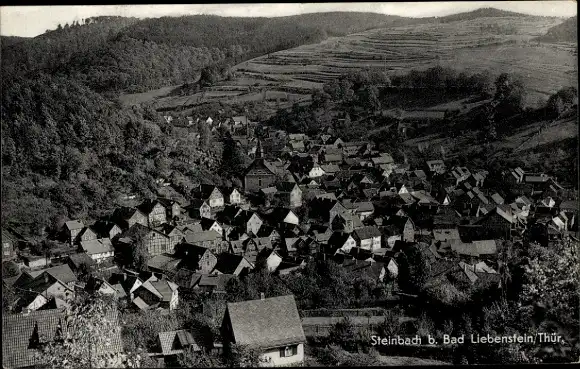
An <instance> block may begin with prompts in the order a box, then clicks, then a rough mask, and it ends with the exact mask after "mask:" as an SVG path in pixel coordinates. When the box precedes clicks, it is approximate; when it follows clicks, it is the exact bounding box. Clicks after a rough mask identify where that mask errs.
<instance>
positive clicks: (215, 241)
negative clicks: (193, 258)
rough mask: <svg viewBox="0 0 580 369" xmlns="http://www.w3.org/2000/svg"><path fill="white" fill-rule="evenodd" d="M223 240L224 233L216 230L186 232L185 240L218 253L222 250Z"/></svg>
mask: <svg viewBox="0 0 580 369" xmlns="http://www.w3.org/2000/svg"><path fill="white" fill-rule="evenodd" d="M222 241H223V238H222V235H221V234H219V233H217V232H216V231H214V230H208V231H201V232H186V233H185V242H187V243H190V244H192V245H196V246H201V247H205V248H207V249H210V250H212V252H216V253H217V252H220V251H222V248H223V245H222Z"/></svg>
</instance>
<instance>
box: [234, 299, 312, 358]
mask: <svg viewBox="0 0 580 369" xmlns="http://www.w3.org/2000/svg"><path fill="white" fill-rule="evenodd" d="M224 319H229V322H230V324H231V327H232V331H233V336H234V340H235V343H236V344H241V345H248V346H252V347H260V348H274V347H281V346H286V345H289V344H296V343H303V342H305V341H306V337H305V336H304V331H303V329H302V323H301V321H300V315H299V314H298V309H297V307H296V301H295V300H294V296H292V295H288V296H280V297H271V298H267V299H264V300H250V301H244V302H237V303H228V304H227V310H226V315H225V318H224Z"/></svg>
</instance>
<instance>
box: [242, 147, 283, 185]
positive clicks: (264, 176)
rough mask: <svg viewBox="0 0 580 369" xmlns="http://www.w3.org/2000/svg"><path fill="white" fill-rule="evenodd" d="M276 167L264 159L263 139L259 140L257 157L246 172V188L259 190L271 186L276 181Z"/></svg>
mask: <svg viewBox="0 0 580 369" xmlns="http://www.w3.org/2000/svg"><path fill="white" fill-rule="evenodd" d="M276 177H277V171H276V169H275V168H274V167H273V166H272V165H271V164H270V163H269V162H267V161H266V160H265V159H264V152H263V149H262V144H261V141H259V140H258V147H257V148H256V158H255V159H254V161H253V162H252V164H250V166H249V167H248V168H247V169H246V172H245V173H244V190H245V191H246V192H257V191H259V190H260V189H262V188H266V187H270V186H271V185H273V184H274V183H275V182H276Z"/></svg>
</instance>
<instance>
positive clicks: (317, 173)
mask: <svg viewBox="0 0 580 369" xmlns="http://www.w3.org/2000/svg"><path fill="white" fill-rule="evenodd" d="M325 174H326V172H325V171H324V169H322V168H321V167H320V165H318V164H316V163H314V165H313V166H312V169H310V171H309V172H308V178H319V177H322V176H323V175H325Z"/></svg>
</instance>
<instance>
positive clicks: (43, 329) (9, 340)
mask: <svg viewBox="0 0 580 369" xmlns="http://www.w3.org/2000/svg"><path fill="white" fill-rule="evenodd" d="M117 316H118V315H117V312H116V311H115V310H112V311H109V312H107V315H106V317H107V320H109V321H111V322H113V324H114V325H115V326H117V325H118V318H117ZM64 322H65V313H64V310H63V309H49V310H40V311H33V312H31V313H28V314H14V315H4V316H3V317H2V366H3V367H7V368H20V367H26V366H33V365H35V364H40V362H39V361H38V360H37V359H36V358H35V353H37V352H38V351H37V350H34V349H30V348H29V345H30V339H31V337H32V335H33V333H34V331H35V326H37V327H38V335H39V337H47V339H48V340H50V341H53V340H54V338H55V336H56V333H57V330H58V326H59V325H62V329H63V332H65V333H66V326H65V325H64ZM110 338H111V344H110V345H108V346H106V347H98V348H97V350H100V352H101V353H105V352H110V353H117V352H122V351H123V345H122V341H121V333H120V331H114V332H111V335H110Z"/></svg>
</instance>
